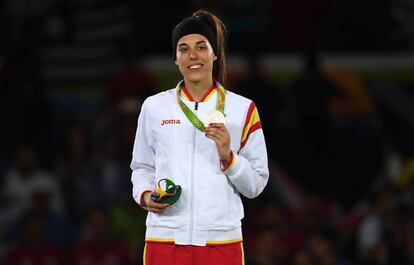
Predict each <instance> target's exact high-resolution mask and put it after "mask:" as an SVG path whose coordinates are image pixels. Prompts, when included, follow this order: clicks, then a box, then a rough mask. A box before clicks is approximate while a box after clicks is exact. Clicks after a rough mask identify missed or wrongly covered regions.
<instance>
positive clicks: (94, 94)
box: [0, 0, 414, 265]
mask: <svg viewBox="0 0 414 265" xmlns="http://www.w3.org/2000/svg"><path fill="white" fill-rule="evenodd" d="M200 7H202V8H206V9H208V10H211V11H213V12H215V13H216V14H217V15H218V16H219V17H221V18H222V19H223V21H224V22H225V24H226V25H227V27H228V31H229V36H228V37H229V45H228V70H229V79H230V80H229V83H230V84H229V87H228V88H229V90H232V91H234V92H236V93H239V94H242V95H245V96H247V97H249V98H251V99H253V100H254V101H255V103H256V105H257V106H258V109H259V112H260V115H261V119H262V124H263V127H264V132H265V136H266V143H267V147H268V152H269V163H270V165H269V166H270V172H271V175H270V180H269V184H268V185H267V187H266V189H265V191H264V193H263V194H262V195H261V196H260V197H259V198H257V199H254V200H247V199H246V200H244V205H245V212H246V217H245V219H244V247H245V256H246V264H251V265H255V264H257V265H268V264H269V265H270V264H276V265H278V264H288V265H289V264H292V265H316V264H318V265H348V264H362V265H365V264H389V265H394V264H401V265H405V264H414V212H413V210H414V207H413V204H414V201H413V191H414V140H413V138H414V137H413V135H414V90H413V86H414V2H413V1H411V0H375V1H374V0H365V1H357V0H346V1H345V0H314V1H306V0H290V1H283V0H237V1H236V0H222V1H213V0H212V1H203V0H193V1H190V0H187V1H176V2H174V1H161V0H152V1H145V2H144V1H132V0H117V1H115V0H82V1H81V0H72V1H69V0H37V1H31V0H13V1H12V0H8V1H7V0H6V1H2V2H1V3H0V117H1V130H0V176H1V178H0V264H6V265H11V264H17V265H19V264H22V265H23V264H24V265H31V264H33V265H35V264H36V265H43V264H45V265H46V264H47V265H52V264H68V265H69V264H70V265H72V264H73V265H77V264H79V265H95V264H100V265H102V264H105V265H129V264H142V250H143V244H144V240H143V239H144V233H145V225H144V222H145V217H146V213H145V212H144V211H143V210H141V209H140V208H139V206H138V205H136V204H135V202H134V201H133V199H132V196H131V182H130V173H131V172H130V169H129V163H130V160H131V152H132V145H133V140H134V135H135V129H136V121H137V117H138V115H139V111H140V106H141V103H142V102H143V100H144V99H145V98H146V97H147V96H149V95H152V94H154V93H157V92H159V91H162V90H166V89H170V88H173V87H174V86H175V85H176V83H177V81H178V80H180V74H179V72H178V69H177V68H176V66H175V65H174V63H173V57H172V49H171V39H170V36H171V30H172V28H173V26H174V25H176V24H177V23H178V22H179V21H180V20H181V19H183V18H184V17H186V16H188V15H190V14H191V13H192V12H193V11H195V10H197V9H198V8H200ZM166 262H168V261H166Z"/></svg>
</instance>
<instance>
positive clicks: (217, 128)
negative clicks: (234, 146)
mask: <svg viewBox="0 0 414 265" xmlns="http://www.w3.org/2000/svg"><path fill="white" fill-rule="evenodd" d="M204 133H205V135H206V136H207V137H208V138H210V139H212V140H213V141H214V142H215V143H216V147H217V152H218V154H219V157H220V160H221V161H227V160H228V159H229V158H230V134H229V132H228V131H227V128H226V126H224V124H223V123H210V124H209V126H208V127H206V128H205V129H204Z"/></svg>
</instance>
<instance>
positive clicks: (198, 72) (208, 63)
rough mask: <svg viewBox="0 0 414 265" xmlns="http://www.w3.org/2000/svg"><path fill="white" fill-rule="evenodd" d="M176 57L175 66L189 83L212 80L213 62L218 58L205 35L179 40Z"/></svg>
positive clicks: (187, 36) (186, 36)
mask: <svg viewBox="0 0 414 265" xmlns="http://www.w3.org/2000/svg"><path fill="white" fill-rule="evenodd" d="M176 57H177V59H176V61H175V64H176V65H178V68H179V69H180V72H181V74H182V75H183V76H184V79H186V80H187V81H190V82H194V83H197V82H200V81H202V80H208V79H211V78H212V75H213V62H214V61H215V60H217V57H216V56H215V55H214V52H213V48H212V47H211V44H210V42H209V41H208V40H207V38H206V37H204V36H203V35H200V34H189V35H185V36H183V37H182V38H181V39H179V40H178V42H177V50H176Z"/></svg>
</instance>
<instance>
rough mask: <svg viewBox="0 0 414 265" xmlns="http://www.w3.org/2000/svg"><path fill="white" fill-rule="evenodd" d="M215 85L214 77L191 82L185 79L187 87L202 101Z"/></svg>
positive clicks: (196, 98) (197, 99) (195, 97)
mask: <svg viewBox="0 0 414 265" xmlns="http://www.w3.org/2000/svg"><path fill="white" fill-rule="evenodd" d="M212 86H213V79H209V80H201V81H198V82H191V81H189V80H186V79H185V87H186V88H187V90H188V92H190V94H191V96H192V97H193V99H194V100H195V101H197V102H198V101H200V100H201V99H202V98H203V96H204V95H205V93H206V92H207V91H208V90H209V89H210V88H211V87H212Z"/></svg>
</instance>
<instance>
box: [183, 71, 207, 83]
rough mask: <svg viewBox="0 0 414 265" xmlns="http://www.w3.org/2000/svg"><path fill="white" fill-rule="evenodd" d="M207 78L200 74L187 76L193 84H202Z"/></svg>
mask: <svg viewBox="0 0 414 265" xmlns="http://www.w3.org/2000/svg"><path fill="white" fill-rule="evenodd" d="M205 78H206V76H205V75H203V74H199V73H191V74H189V75H187V80H188V81H190V82H192V83H198V82H201V81H202V80H204V79H205Z"/></svg>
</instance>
